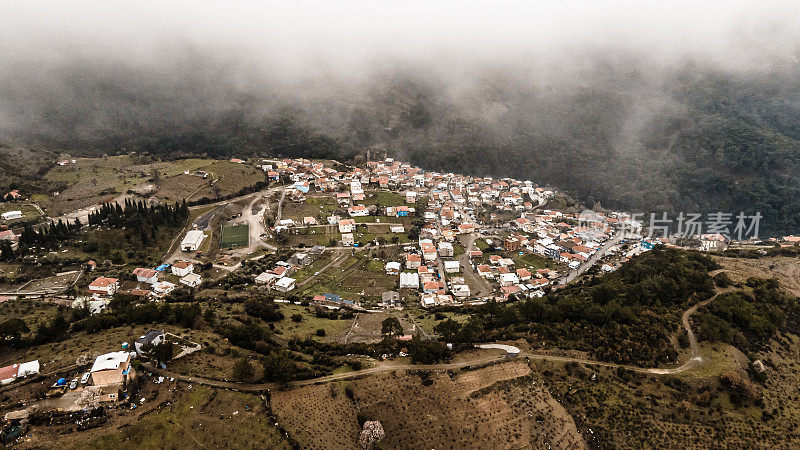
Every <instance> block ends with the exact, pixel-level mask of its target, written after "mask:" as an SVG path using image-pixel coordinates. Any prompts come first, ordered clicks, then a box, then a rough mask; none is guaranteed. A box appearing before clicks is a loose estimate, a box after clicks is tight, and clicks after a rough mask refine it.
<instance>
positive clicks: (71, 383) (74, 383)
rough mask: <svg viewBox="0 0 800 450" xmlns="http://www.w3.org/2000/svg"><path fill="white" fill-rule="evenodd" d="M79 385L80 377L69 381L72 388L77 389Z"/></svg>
mask: <svg viewBox="0 0 800 450" xmlns="http://www.w3.org/2000/svg"><path fill="white" fill-rule="evenodd" d="M77 387H78V379H77V378H73V379H72V381H70V382H69V388H70V389H75V388H77Z"/></svg>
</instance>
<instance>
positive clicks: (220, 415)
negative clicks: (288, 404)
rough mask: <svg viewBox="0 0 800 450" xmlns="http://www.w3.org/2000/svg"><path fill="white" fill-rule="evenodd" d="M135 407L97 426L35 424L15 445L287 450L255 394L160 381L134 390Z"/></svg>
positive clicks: (114, 413) (113, 414)
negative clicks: (48, 425) (26, 436)
mask: <svg viewBox="0 0 800 450" xmlns="http://www.w3.org/2000/svg"><path fill="white" fill-rule="evenodd" d="M139 397H140V398H142V399H144V400H145V401H144V402H137V403H138V404H139V407H138V408H136V409H128V408H119V409H116V410H111V411H110V412H109V413H108V414H109V419H108V422H106V423H105V424H104V425H103V426H102V427H100V428H94V429H90V430H85V431H72V430H71V426H70V425H69V424H67V425H61V426H51V427H36V429H35V430H34V431H33V433H31V436H30V437H28V438H23V440H22V442H21V443H20V444H19V446H18V448H49V447H52V445H53V442H54V440H55V439H58V442H59V446H60V447H62V448H81V449H82V448H86V449H90V448H116V449H128V448H130V449H134V448H188V449H194V448H270V449H288V448H291V446H290V445H289V443H288V442H287V441H286V440H285V439H284V437H283V436H282V435H281V433H280V431H279V430H278V429H277V428H275V426H274V425H273V422H272V420H271V419H270V417H269V415H268V413H269V411H268V410H267V409H266V408H265V407H264V404H263V401H262V400H261V398H260V397H259V396H258V395H253V394H245V393H240V392H234V391H229V390H223V389H219V390H216V389H210V388H206V387H203V386H192V385H186V384H182V383H177V382H169V381H166V382H164V383H162V384H153V383H149V384H147V385H146V387H145V388H144V389H143V390H142V391H141V392H139V394H138V395H137V398H139Z"/></svg>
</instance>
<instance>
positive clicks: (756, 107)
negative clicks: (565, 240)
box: [0, 4, 800, 234]
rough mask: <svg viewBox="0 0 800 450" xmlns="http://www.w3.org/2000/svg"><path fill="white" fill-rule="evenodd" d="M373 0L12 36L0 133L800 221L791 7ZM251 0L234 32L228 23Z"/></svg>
mask: <svg viewBox="0 0 800 450" xmlns="http://www.w3.org/2000/svg"><path fill="white" fill-rule="evenodd" d="M357 6H358V7H359V8H364V5H360V6H359V5H354V4H346V5H344V7H343V10H342V11H334V10H332V9H327V8H322V7H320V8H318V9H316V10H314V11H307V12H306V11H304V12H303V14H298V13H297V11H283V10H268V11H267V10H263V11H261V10H259V11H256V12H252V11H249V10H248V11H240V10H238V9H237V8H232V11H234V12H230V11H228V10H225V11H216V10H206V9H204V8H201V7H198V11H199V12H198V11H194V10H193V11H189V12H186V14H189V15H190V16H191V18H192V19H194V20H195V21H196V23H194V27H190V26H189V25H181V26H180V27H179V30H178V31H176V30H175V29H174V24H173V23H172V22H168V21H167V18H171V17H173V16H175V17H177V16H178V12H177V11H166V12H163V14H162V13H159V14H156V12H154V11H153V12H150V13H147V14H146V13H143V12H141V11H131V12H130V13H131V14H130V18H129V17H128V16H125V20H122V19H120V18H119V17H117V16H116V15H111V16H110V18H108V20H107V21H105V22H102V23H89V24H82V26H83V28H81V29H80V30H78V31H76V30H67V31H71V33H66V34H65V36H61V35H57V34H54V33H53V34H47V33H45V32H40V34H41V35H36V36H35V38H33V37H32V38H30V42H25V40H22V41H15V42H13V43H7V44H6V45H4V46H3V45H0V50H5V53H6V54H7V55H8V57H7V58H5V59H4V60H3V61H0V69H1V70H2V73H3V74H4V75H3V77H1V78H0V99H2V100H0V138H4V139H7V140H9V141H11V142H13V143H14V144H15V145H19V146H27V147H33V148H38V149H48V150H52V149H60V150H61V149H66V150H68V151H70V152H71V153H74V154H86V155H96V154H102V153H109V154H111V153H119V152H129V151H137V152H148V153H151V154H156V155H160V156H162V157H166V158H174V157H179V156H181V155H192V154H206V155H209V156H220V157H223V156H224V157H228V156H234V155H235V156H250V155H285V156H289V157H308V158H335V159H340V160H344V161H362V160H363V159H364V158H365V157H366V154H367V151H371V152H372V155H373V157H374V156H375V155H379V156H383V154H386V155H387V156H393V157H397V158H402V159H404V160H408V161H409V162H411V163H413V164H416V165H419V166H421V167H424V168H427V169H431V170H446V171H453V172H461V173H465V174H473V175H491V176H495V177H503V176H509V177H516V178H522V179H530V180H533V181H535V182H537V183H540V184H548V185H553V186H556V187H558V188H559V189H562V190H564V191H566V192H568V193H570V194H572V195H573V196H575V197H576V198H577V199H579V200H581V201H583V202H584V203H585V204H586V205H587V206H589V207H591V206H599V205H602V206H603V207H609V208H614V209H621V210H628V211H645V212H662V211H666V212H670V213H676V212H681V211H683V212H702V213H708V212H715V211H721V212H731V213H734V214H735V213H738V212H740V211H744V212H748V213H753V212H756V211H760V212H761V213H762V214H763V215H764V220H763V221H762V234H763V232H767V233H794V232H798V231H800V216H799V214H800V200H798V199H800V125H798V119H800V82H799V81H798V80H800V77H798V75H800V73H798V66H797V59H798V58H797V56H798V50H797V49H798V48H800V47H799V46H798V42H800V41H798V40H797V35H798V33H796V31H797V30H796V28H797V27H796V26H794V25H791V24H789V23H788V22H787V21H785V20H780V18H781V17H790V15H786V11H782V10H781V11H778V10H777V9H776V11H778V12H780V13H782V14H779V13H776V12H775V11H772V10H768V9H765V11H767V12H764V13H763V14H755V13H753V11H751V9H752V8H749V7H747V8H745V7H742V6H741V5H733V6H731V7H729V8H723V9H721V10H719V11H716V10H715V12H714V13H713V14H712V13H711V12H710V11H707V12H703V11H702V10H701V11H695V10H692V11H693V14H695V16H693V17H694V19H695V20H693V21H690V20H687V17H688V16H687V15H686V14H684V13H687V10H686V9H685V8H684V9H680V8H677V9H676V11H677V12H675V11H652V10H647V11H643V14H649V15H645V16H643V17H642V20H641V23H638V22H639V17H637V18H636V19H637V20H630V17H628V16H626V15H625V14H619V15H616V16H615V15H612V14H610V13H609V14H605V15H603V17H604V19H603V20H599V19H597V20H595V17H594V16H592V20H589V17H590V16H591V14H595V15H597V14H599V13H598V12H597V11H595V10H594V9H592V8H589V7H587V8H585V9H586V11H588V12H586V11H584V13H580V12H577V13H576V12H575V11H574V10H572V9H568V8H567V9H559V8H557V7H553V8H551V9H549V10H547V13H548V14H544V15H543V14H534V12H535V11H524V13H530V14H529V16H526V15H525V14H523V12H521V13H520V14H518V15H519V18H517V19H514V17H513V16H514V14H513V12H514V11H513V10H505V9H503V8H500V7H498V8H495V9H489V10H485V9H480V8H475V9H465V10H460V9H459V10H457V11H456V12H455V15H453V14H454V12H453V11H452V10H451V9H447V8H444V7H440V8H438V7H437V8H432V9H431V10H429V11H427V13H428V14H429V16H430V17H429V18H430V24H433V23H435V24H436V25H435V26H432V25H430V24H428V25H426V24H420V23H416V22H414V21H412V20H410V18H409V17H408V16H409V14H411V12H409V11H399V10H398V11H395V12H393V13H392V14H391V15H386V14H383V11H381V14H378V13H377V12H375V11H372V10H371V9H370V8H369V7H366V9H365V10H364V11H363V12H362V14H361V16H369V17H372V16H371V15H373V16H374V17H372V19H373V21H371V22H370V21H368V20H361V21H354V20H353V19H352V18H351V17H348V16H347V11H350V10H353V9H354V8H356V7H357ZM451 6H452V5H451ZM790 8H791V7H790ZM13 12H15V13H17V14H16V15H17V16H24V18H25V19H26V20H28V21H29V22H31V23H38V24H40V25H46V26H50V27H51V28H54V29H61V28H59V26H62V25H63V24H62V23H61V22H59V21H58V19H57V18H51V17H49V16H48V17H40V16H39V15H36V14H35V13H33V12H31V11H22V12H20V11H13ZM114 12H115V13H118V11H114ZM761 12H762V11H761V10H759V13H761ZM23 13H24V14H23ZM180 13H181V14H183V13H184V12H183V11H181V12H180ZM245 13H252V16H253V18H252V22H253V23H250V22H249V21H246V20H244V16H246V15H248V14H245ZM767 13H770V14H767ZM148 14H150V16H148ZM704 14H708V15H707V16H706V15H704ZM218 15H221V17H219V18H218V17H217V16H218ZM96 16H98V17H103V16H102V14H99V13H98V14H96ZM229 16H230V17H229ZM234 16H235V18H236V19H237V20H241V21H243V22H242V23H241V24H240V25H241V26H237V27H235V30H236V31H235V32H234V31H231V30H233V29H234V28H231V29H230V30H229V29H228V28H225V27H224V26H223V25H221V24H222V22H224V21H225V19H229V18H231V17H234ZM451 16H452V17H451ZM522 17H528V18H529V19H530V21H527V20H528V19H526V20H521V18H522ZM743 17H744V19H743ZM323 18H324V19H325V20H322V19H323ZM447 18H449V19H447ZM334 19H335V20H334ZM438 19H441V22H435V20H438ZM716 19H719V20H716ZM337 20H338V22H337ZM187 21H188V18H187ZM259 21H260V22H259ZM331 21H333V22H332V23H330V24H329V22H331ZM19 22H25V20H20V21H19ZM98 22H99V20H98ZM162 22H163V23H162ZM256 22H258V23H256ZM426 23H428V22H426ZM597 23H600V24H601V25H597ZM120 24H121V25H120ZM499 24H502V26H500V25H499ZM731 24H735V26H732V25H731ZM7 25H8V26H9V29H11V30H12V31H14V29H18V31H19V30H23V29H24V28H22V29H21V28H19V27H20V25H18V24H17V23H16V22H14V21H8V24H7ZM73 26H74V25H73ZM114 26H118V29H115V28H114ZM62 28H63V26H62ZM584 28H585V30H584ZM47 29H48V30H49V29H50V28H47ZM200 29H202V31H198V30H200ZM24 30H26V31H30V30H28V29H24ZM165 30H169V32H167V31H165ZM499 30H502V32H500V31H499ZM619 30H622V31H619ZM176 36H178V37H176ZM106 39H109V40H108V41H106ZM632 43H633V44H632ZM4 47H5V48H4ZM31 49H34V50H31ZM143 49H144V50H143Z"/></svg>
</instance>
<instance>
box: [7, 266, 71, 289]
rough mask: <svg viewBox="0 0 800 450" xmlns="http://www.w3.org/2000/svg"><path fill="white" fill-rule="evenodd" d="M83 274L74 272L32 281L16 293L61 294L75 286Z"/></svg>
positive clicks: (20, 287)
mask: <svg viewBox="0 0 800 450" xmlns="http://www.w3.org/2000/svg"><path fill="white" fill-rule="evenodd" d="M82 274H83V271H80V270H74V271H71V272H63V273H59V274H56V275H54V276H52V277H47V278H41V279H38V280H31V281H29V282H27V283H25V284H23V285H22V286H19V287H18V288H16V290H15V292H16V293H17V294H26V295H41V294H59V293H61V292H64V291H65V290H66V289H67V288H68V287H70V286H72V285H73V284H75V282H76V281H78V278H80V276H81V275H82Z"/></svg>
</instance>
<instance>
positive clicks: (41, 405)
mask: <svg viewBox="0 0 800 450" xmlns="http://www.w3.org/2000/svg"><path fill="white" fill-rule="evenodd" d="M81 163H86V162H85V161H81V160H77V161H76V160H74V159H65V160H62V161H59V162H58V164H57V166H58V167H59V168H65V169H69V168H70V167H71V166H74V165H76V164H81ZM199 164H200V163H198V165H199ZM202 164H208V162H203V163H202ZM211 164H212V167H214V168H215V172H216V173H215V172H212V171H210V170H200V169H190V170H184V171H178V170H173V172H172V174H171V175H167V176H168V177H169V178H167V179H166V180H163V181H161V183H162V184H169V183H171V184H169V185H181V184H187V185H188V183H189V182H191V181H193V180H195V179H198V180H201V181H200V184H199V185H197V186H198V187H193V188H192V189H193V190H194V192H198V191H202V190H203V189H205V187H204V186H213V185H215V184H219V185H221V184H223V183H224V181H220V180H224V179H225V176H224V175H221V173H223V172H222V169H224V170H228V171H231V173H235V174H240V173H250V174H252V173H254V172H255V173H258V174H261V176H263V180H260V179H259V178H258V177H253V178H252V179H253V180H257V181H256V182H255V183H254V184H252V185H250V186H234V187H233V188H231V189H232V192H231V193H229V194H226V195H224V196H223V195H220V196H219V197H218V198H206V197H203V198H191V197H190V199H189V200H188V201H187V199H186V198H184V199H183V200H177V199H176V200H175V201H174V204H173V203H170V202H168V201H166V200H165V196H164V194H161V196H160V197H159V193H160V192H162V191H161V190H159V187H158V183H159V182H157V181H153V179H152V178H151V179H150V180H144V182H145V183H155V185H156V186H154V187H153V186H151V187H149V188H148V189H147V190H138V187H136V186H134V187H133V188H132V189H130V190H129V191H128V193H125V194H121V195H119V196H117V197H113V198H110V199H107V200H104V201H102V202H101V203H99V204H93V205H85V206H84V207H83V208H81V209H78V210H75V211H72V212H68V213H66V214H64V215H61V216H58V217H52V218H51V217H47V216H46V215H45V214H44V213H38V214H37V213H36V212H31V211H43V208H42V207H40V206H39V205H36V204H35V202H33V201H31V200H29V199H27V198H25V196H24V195H21V194H20V193H19V192H18V191H14V192H10V193H8V195H6V196H5V201H6V203H5V209H6V210H7V211H6V212H5V213H3V214H4V215H3V220H4V224H3V230H2V231H0V239H1V240H2V250H3V255H4V258H3V259H4V261H6V262H5V263H3V264H5V265H4V266H3V267H4V268H5V267H8V268H9V269H8V270H9V273H10V270H11V268H13V267H15V264H20V265H19V266H18V267H53V268H57V269H55V270H53V269H51V273H46V272H42V276H40V277H35V276H34V277H27V276H26V277H25V278H24V282H23V283H22V284H19V285H16V286H7V287H6V288H4V289H3V292H2V293H0V307H8V308H16V307H15V306H13V305H15V304H17V303H18V304H20V305H29V306H25V308H32V310H33V311H36V310H37V308H55V310H52V309H51V310H50V311H51V312H48V314H55V316H54V317H55V318H54V319H52V320H53V323H54V325H50V326H48V325H46V323H45V322H41V323H44V324H45V325H40V326H39V328H38V329H37V330H36V336H33V335H32V334H31V333H32V331H31V329H30V327H29V325H28V323H29V321H22V322H20V321H16V322H13V320H12V321H11V322H8V323H6V324H5V325H6V326H7V327H10V326H12V325H13V326H14V327H18V328H19V331H13V332H7V333H6V338H5V339H6V340H7V341H8V342H22V341H23V340H24V339H23V337H22V336H25V335H28V336H33V337H28V338H25V339H29V340H28V341H25V342H27V343H26V344H24V345H23V344H19V345H23V347H22V348H25V345H31V343H33V342H45V343H46V342H59V340H63V339H65V338H67V334H66V333H67V331H66V330H72V331H70V333H73V332H77V333H79V334H81V333H87V332H88V333H89V334H86V335H85V336H87V337H89V339H90V340H91V342H92V344H91V345H89V348H91V349H92V350H91V351H83V352H81V353H80V354H74V353H73V352H71V351H70V352H67V353H68V354H69V355H70V356H69V357H63V356H57V357H55V358H54V357H53V356H52V355H51V354H50V353H49V352H46V351H44V350H43V348H44V347H46V346H42V347H34V348H36V349H37V350H35V351H32V352H25V353H21V354H20V355H18V356H12V358H13V359H6V360H5V361H6V363H7V365H6V367H2V368H0V375H1V376H2V380H1V382H2V384H3V385H5V386H6V388H5V389H16V386H20V387H21V388H22V387H24V386H35V385H36V383H39V385H40V390H39V391H36V392H37V393H36V394H32V391H31V392H29V393H28V394H26V395H28V397H25V398H24V399H23V400H22V401H21V402H18V403H15V405H16V406H17V408H16V409H14V410H13V411H11V412H10V413H8V414H7V415H6V420H10V421H12V422H13V423H18V422H19V421H20V420H27V419H26V418H27V417H28V416H29V415H31V414H34V413H36V414H38V413H40V412H41V411H50V412H48V413H47V414H51V415H52V414H55V415H52V416H50V418H49V419H48V420H51V421H53V420H64V419H63V417H67V416H64V414H67V415H69V414H79V415H81V417H82V419H81V420H85V421H87V422H86V423H87V424H92V423H95V426H99V424H101V423H104V421H105V420H108V417H107V416H106V415H105V414H106V413H105V412H103V413H98V412H96V411H100V410H102V411H106V409H103V408H112V409H113V408H116V406H115V405H125V408H129V409H132V408H136V407H137V403H135V402H133V397H132V396H133V395H134V394H135V393H136V392H137V391H138V390H139V389H140V388H141V385H142V383H145V382H147V381H150V382H152V383H154V384H151V386H157V385H158V384H159V383H165V382H170V383H174V382H175V380H176V378H178V377H177V375H181V374H179V373H175V372H170V371H169V369H171V368H173V367H179V368H180V367H190V368H191V369H183V370H184V372H183V375H186V376H189V375H191V374H192V373H195V371H199V372H200V373H202V374H205V375H208V374H207V373H206V372H207V371H208V370H212V369H210V367H211V366H208V365H206V364H204V363H197V362H194V361H202V358H208V357H209V356H205V355H208V354H215V355H219V352H218V351H217V350H215V347H217V346H226V348H227V349H228V350H226V351H227V352H231V353H230V354H233V355H240V354H241V353H240V352H241V351H243V349H246V350H247V351H248V352H251V355H252V357H253V358H255V357H260V358H263V357H264V355H273V352H274V349H272V348H270V347H269V345H268V344H266V343H265V342H266V341H268V340H274V341H277V342H283V344H282V345H286V343H289V345H294V346H295V351H299V350H297V349H296V348H297V346H299V345H300V344H298V342H299V341H297V340H299V339H306V341H304V342H306V343H305V344H303V345H323V344H325V345H334V344H335V345H344V346H347V345H372V346H377V347H359V348H360V349H361V351H364V352H365V353H367V354H369V355H372V356H370V357H369V358H368V360H367V362H366V363H365V362H364V360H358V361H354V360H353V359H352V357H350V356H351V355H348V357H340V358H339V359H330V360H326V361H327V362H326V363H325V364H326V365H319V364H317V365H315V364H314V361H317V359H316V357H315V358H314V359H311V360H310V361H309V360H307V359H304V357H300V356H297V357H296V358H297V361H298V362H297V363H293V364H295V366H294V369H293V370H296V371H298V372H299V373H300V374H301V375H299V376H301V377H302V378H300V379H307V378H315V377H320V376H324V375H326V374H328V375H329V374H331V373H332V372H333V371H334V370H337V367H339V368H340V367H342V366H345V367H350V366H351V367H363V366H364V364H376V363H377V362H378V361H380V360H381V359H385V358H392V357H399V358H405V357H408V356H409V353H413V348H415V347H414V345H419V344H414V343H415V342H418V341H428V342H437V340H439V339H443V334H442V333H447V331H446V330H445V329H443V328H441V327H440V326H439V325H441V324H442V323H446V322H451V323H458V325H457V326H458V327H463V329H467V327H469V326H470V322H468V320H469V319H468V316H467V315H463V314H462V313H461V312H460V311H462V310H465V309H468V308H471V307H477V306H480V305H487V304H497V303H514V302H519V301H524V300H526V299H537V298H540V297H543V296H545V295H547V294H548V293H551V292H557V291H559V290H561V289H563V288H564V287H565V286H566V285H567V284H569V283H571V282H573V281H574V280H576V279H578V280H580V279H581V278H582V277H594V276H597V275H601V274H603V273H611V272H614V271H616V270H618V269H619V268H620V267H621V266H622V265H623V264H625V263H626V262H627V261H628V260H629V259H631V258H633V257H634V256H636V255H639V254H641V253H644V252H647V251H649V250H651V249H652V248H653V247H654V245H656V244H667V245H669V246H674V245H675V242H674V241H671V240H669V239H666V238H649V237H646V236H645V235H644V232H643V231H642V226H641V224H640V223H638V222H637V221H636V220H634V219H632V218H631V217H630V216H628V215H625V214H622V213H615V212H591V213H589V214H587V213H586V212H585V211H584V212H581V211H580V210H579V208H578V207H577V205H571V206H570V205H567V202H566V201H565V196H563V194H560V193H558V192H556V191H554V190H553V189H549V188H546V187H542V186H538V185H536V184H535V183H534V182H532V181H521V180H514V179H510V178H503V179H494V178H489V177H471V176H465V175H458V174H452V173H438V172H432V171H425V170H423V169H421V168H419V167H415V166H413V165H411V164H408V163H404V162H401V161H396V160H393V159H391V158H387V159H385V160H382V161H368V162H366V163H365V164H362V165H360V166H347V165H344V164H340V163H338V162H333V161H312V160H307V159H250V160H244V159H238V158H234V159H231V160H229V161H225V162H224V165H222V164H223V163H220V162H214V163H211ZM90 167H91V166H90ZM200 167H206V166H204V165H201V166H200ZM243 171H244V172H243ZM167 173H168V174H169V173H170V172H169V171H168V172H167ZM143 178H144V177H143ZM173 179H174V181H173ZM12 194H13V195H12ZM15 206H16V207H18V208H20V209H19V210H15V209H12V208H14V207H15ZM23 210H24V211H25V212H24V213H23ZM120 231H121V232H122V234H119V232H120ZM114 233H117V234H114ZM94 235H98V236H116V237H113V238H110V239H112V242H105V243H99V244H92V245H88V244H87V242H90V241H91V239H92V237H93V236H94ZM114 239H116V240H114ZM137 239H138V240H137ZM106 240H108V239H106ZM785 241H786V242H787V243H793V242H794V241H792V238H791V237H790V238H787V239H785ZM701 242H702V245H704V246H705V247H707V248H706V250H720V247H719V246H724V245H726V244H727V243H728V242H725V241H722V240H718V239H715V238H713V237H711V238H702V241H701ZM100 245H107V246H108V248H109V249H108V253H106V254H105V255H106V256H103V254H102V253H101V252H99V251H95V252H94V253H92V252H91V250H92V249H93V248H96V246H100ZM126 245H127V247H126ZM142 249H145V250H146V249H153V250H150V251H148V252H144V251H142ZM95 255H96V256H95ZM86 256H89V258H87V257H86ZM14 261H20V262H21V263H15V262H14ZM143 262H149V264H143ZM56 270H57V271H56ZM16 276H17V277H20V276H22V275H21V274H20V273H18V274H17V275H16ZM26 302H28V303H26ZM30 302H34V303H30ZM200 304H202V305H204V306H203V307H201V306H200ZM232 304H233V305H235V306H233V305H232ZM31 305H32V306H31ZM203 309H204V311H203ZM54 311H55V312H54ZM281 311H284V312H281ZM37 317H38V316H37ZM64 317H66V319H65V318H64ZM254 318H257V319H258V320H259V322H258V323H256V322H254V321H253V320H254ZM41 320H43V319H40V321H41ZM59 320H61V321H62V322H58V321H59ZM65 320H69V322H68V323H65V322H63V321H65ZM126 321H127V323H131V330H130V331H129V332H125V333H117V334H115V336H118V337H116V338H113V339H111V340H108V341H104V340H95V339H92V338H91V335H92V334H91V333H95V332H100V333H103V332H105V330H115V329H117V328H115V327H116V326H118V325H122V324H123V323H126ZM261 321H263V322H261ZM453 321H455V322H453ZM12 322H13V323H12ZM151 323H160V325H159V326H158V327H156V328H150V325H149V324H151ZM260 323H266V324H268V330H269V331H263V330H266V329H267V328H261V325H258V324H260ZM133 324H136V325H133ZM254 324H256V325H254ZM31 325H32V322H31ZM59 326H60V327H62V328H64V329H63V330H61V331H47V330H50V329H51V328H50V327H52V329H53V330H55V328H57V327H59ZM253 326H255V327H256V328H254V329H253V328H247V327H253ZM387 327H388V328H387ZM244 329H247V330H248V331H246V332H245V331H242V330H244ZM43 330H44V331H43ZM76 330H78V331H76ZM209 330H211V331H209ZM253 330H256V331H253ZM258 330H262V331H258ZM46 332H47V333H52V334H53V335H52V336H51V335H45V333H46ZM212 332H213V334H210V333H212ZM132 333H133V335H132ZM138 333H141V334H140V335H138V336H137V335H136V334H138ZM252 333H255V336H249V335H248V336H246V337H243V336H245V335H247V334H252ZM259 333H263V334H264V336H268V334H269V333H274V337H262V338H260V339H261V340H260V341H259V340H257V339H259V338H258V337H257V336H258V334H259ZM81 335H83V334H81ZM387 337H394V339H393V340H392V341H393V342H399V343H405V345H408V346H411V349H409V348H407V347H402V345H403V344H400V345H401V346H400V347H397V348H391V349H385V348H384V347H383V346H384V345H387V340H386V338H387ZM114 339H117V340H116V341H115V340H114ZM313 342H317V343H318V344H312V343H313ZM447 344H448V347H446V350H441V351H449V350H451V349H453V346H452V344H451V343H447ZM54 345H55V344H54ZM437 345H438V344H437ZM300 348H303V347H302V345H300ZM348 348H349V347H348ZM365 348H366V349H367V350H364V349H365ZM487 348H495V347H491V346H490V347H487ZM498 348H503V349H506V351H509V352H511V351H513V352H517V353H518V352H519V351H520V350H519V349H518V348H516V347H514V346H503V345H501V346H500V347H498ZM166 349H168V350H166ZM200 350H205V351H200ZM304 351H309V350H304ZM437 351H439V350H437ZM312 352H313V351H312ZM197 355H202V356H199V357H198V356H197ZM37 357H38V358H39V359H36V358H37ZM216 357H217V358H222V357H219V356H216ZM270 357H271V356H270ZM70 358H71V359H70ZM412 358H418V356H417V355H412ZM241 359H242V358H240V360H241ZM415 360H416V359H415ZM223 361H225V362H224V363H220V364H221V365H220V366H218V367H217V368H214V369H213V372H212V374H213V376H215V377H216V378H215V379H217V380H220V381H219V383H226V382H228V377H229V376H230V368H231V364H232V362H231V360H230V359H224V358H223ZM264 361H268V360H264ZM194 364H199V366H194ZM264 364H265V366H264V372H263V373H264V375H262V379H264V380H270V381H272V380H274V378H268V377H269V376H271V375H268V370H271V369H269V365H268V364H271V363H267V362H264ZM143 370H144V372H146V373H148V374H149V375H148V376H147V377H146V379H145V380H143V379H142V378H141V374H142V373H144V372H143ZM187 370H188V371H187ZM159 373H161V374H162V375H159ZM137 374H139V375H140V377H139V378H138V379H137ZM237 376H238V375H237ZM251 376H252V375H251ZM329 376H330V375H329ZM165 380H166V381H165ZM154 389H156V390H158V389H160V388H158V387H154ZM131 402H132V403H131ZM138 405H141V403H139V404H138ZM98 408H100V409H98ZM92 411H95V412H92ZM109 411H110V410H109ZM93 414H101V416H102V417H101V416H94V415H93ZM69 417H72V416H69ZM87 426H89V425H87Z"/></svg>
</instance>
